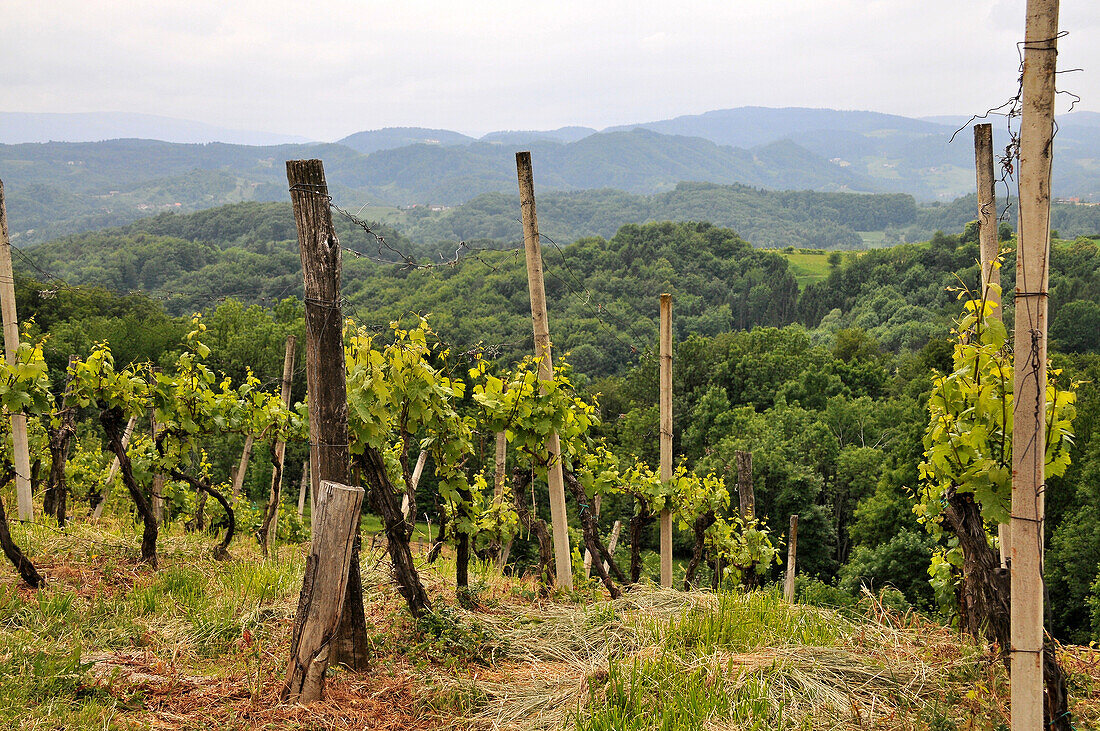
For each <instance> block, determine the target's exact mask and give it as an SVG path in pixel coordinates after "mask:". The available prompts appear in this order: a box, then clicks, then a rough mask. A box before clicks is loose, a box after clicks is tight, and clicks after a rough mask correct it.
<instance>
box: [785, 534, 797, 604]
mask: <svg viewBox="0 0 1100 731" xmlns="http://www.w3.org/2000/svg"><path fill="white" fill-rule="evenodd" d="M797 551H798V516H797V515H792V516H791V530H790V533H789V534H788V536H787V580H786V581H784V582H783V596H784V597H786V599H787V601H788V602H791V603H794V558H795V554H796V553H797Z"/></svg>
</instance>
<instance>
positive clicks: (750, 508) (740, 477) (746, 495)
mask: <svg viewBox="0 0 1100 731" xmlns="http://www.w3.org/2000/svg"><path fill="white" fill-rule="evenodd" d="M733 456H734V459H735V460H736V461H737V497H738V499H739V500H740V502H741V519H742V520H744V521H746V522H748V521H750V520H752V519H753V518H754V517H756V492H755V491H754V489H753V484H752V452H746V451H744V450H740V449H739V450H737V451H736V452H734V454H733Z"/></svg>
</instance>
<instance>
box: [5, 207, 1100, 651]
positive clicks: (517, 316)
mask: <svg viewBox="0 0 1100 731" xmlns="http://www.w3.org/2000/svg"><path fill="white" fill-rule="evenodd" d="M832 201H833V199H832V198H830V197H829V196H821V197H819V198H816V199H815V198H809V197H807V198H806V199H798V198H792V202H791V205H792V206H794V205H796V204H798V205H809V204H811V203H813V204H814V205H816V206H817V210H823V209H825V208H827V207H828V205H829V204H830V203H831V202H832ZM896 202H897V203H899V205H904V201H896ZM848 215H855V214H854V213H849V214H848ZM864 215H868V216H870V215H875V213H874V211H873V210H872V211H870V212H868V213H866V214H864ZM339 226H340V234H341V236H342V242H343V243H344V244H345V246H347V247H348V249H349V250H351V251H358V252H362V253H364V254H369V255H370V256H369V257H368V256H362V257H356V256H355V255H354V254H353V253H348V255H347V256H346V257H345V271H344V295H345V298H346V301H347V306H346V307H345V314H346V315H347V316H350V317H352V318H354V319H355V320H356V321H357V322H358V323H360V324H362V325H365V326H367V327H368V328H369V329H373V330H376V331H383V330H386V329H387V326H388V322H389V321H390V320H393V319H397V318H401V317H403V316H404V317H407V316H408V315H409V314H410V313H419V314H425V315H427V316H428V317H429V322H431V323H432V325H433V327H434V328H435V329H436V331H437V332H438V333H439V337H440V338H441V339H442V340H443V341H444V343H445V344H446V345H447V346H448V348H449V352H450V356H449V357H450V358H451V359H452V362H451V363H450V365H449V366H448V367H451V368H454V369H455V370H456V372H459V373H461V372H463V371H462V368H463V367H465V366H464V364H470V363H472V362H474V361H475V360H477V359H479V358H487V359H490V360H492V361H495V362H498V363H501V364H507V363H510V362H512V361H514V360H516V359H518V358H520V357H522V356H523V355H525V354H527V353H529V352H530V349H531V334H530V319H529V308H528V292H527V284H526V273H525V267H524V263H523V259H522V255H521V254H520V253H519V252H518V251H498V250H486V251H465V252H461V258H460V259H459V261H458V262H457V263H455V264H453V265H449V264H446V263H444V264H441V265H439V266H434V267H432V268H427V269H414V268H409V267H408V266H405V265H404V264H403V263H400V262H394V261H392V260H393V259H394V258H395V254H394V253H393V251H390V250H387V249H382V250H381V252H380V250H379V246H380V244H379V242H378V240H377V239H376V238H375V237H374V236H372V235H370V234H368V233H366V232H365V231H363V230H362V229H360V228H357V227H355V226H353V225H352V224H350V223H349V222H348V221H346V220H343V219H341V221H340V224H339ZM378 230H379V232H380V233H383V234H384V235H386V237H387V241H388V242H389V243H390V244H391V245H392V246H393V248H394V249H395V250H398V251H404V252H407V253H409V254H410V255H412V256H414V257H416V258H417V259H418V260H420V261H429V260H430V259H432V258H433V256H432V254H431V253H430V252H431V247H425V246H422V245H416V244H413V243H412V242H411V241H409V240H408V239H406V238H404V237H402V236H401V235H400V234H397V233H396V232H392V231H387V230H385V229H382V228H379V229H378ZM1006 233H1007V232H1006ZM1011 243H1012V242H1011V240H1009V241H1006V245H1008V246H1009V248H1011ZM544 246H545V248H544V258H545V264H546V267H545V268H546V276H547V280H546V288H547V296H548V300H549V303H550V327H551V334H552V336H553V338H554V344H555V348H556V353H557V354H559V355H560V356H561V357H563V359H564V360H565V361H567V362H568V363H569V364H570V366H571V368H572V373H573V376H574V379H575V381H576V382H577V384H578V385H579V386H580V387H581V388H582V389H583V390H584V391H585V392H586V393H587V394H589V396H590V397H591V398H596V399H598V401H599V405H600V415H601V420H602V426H601V427H600V432H601V434H602V435H603V436H605V437H606V439H607V440H608V444H609V446H610V447H611V448H612V449H613V451H615V452H617V453H619V454H620V455H622V456H624V457H625V456H626V455H630V454H635V455H638V456H640V457H643V458H645V459H647V460H648V461H649V462H650V463H651V464H655V463H656V450H657V444H658V440H657V405H656V403H657V398H656V396H657V364H656V358H655V357H653V348H654V345H655V343H656V335H657V328H656V314H657V295H658V293H660V292H666V291H667V292H671V293H672V294H673V297H674V332H675V342H676V351H675V363H676V366H675V369H674V374H675V375H674V389H675V397H674V413H675V414H676V430H675V449H676V452H677V454H678V455H680V456H681V457H682V458H683V459H684V460H686V464H687V465H688V466H689V468H690V469H692V470H695V471H696V472H699V473H702V474H705V473H707V472H710V471H713V472H715V473H717V474H720V475H724V476H726V477H727V480H728V481H731V480H730V470H731V466H732V464H733V453H734V451H735V450H738V449H749V450H752V451H753V454H754V461H753V471H754V482H755V485H756V493H757V504H758V512H759V513H760V515H762V516H763V517H764V519H765V520H766V522H767V523H768V525H770V526H771V527H772V528H773V529H774V530H776V531H782V529H783V526H785V524H786V519H787V516H788V515H790V514H793V513H797V514H799V515H800V516H801V523H800V525H801V528H800V533H801V535H802V536H803V538H802V540H800V542H799V545H800V553H799V556H800V566H801V567H802V571H803V573H804V575H805V576H807V577H812V580H811V579H809V578H808V579H806V581H810V582H811V583H810V584H807V586H809V587H811V588H812V589H813V590H814V591H818V592H819V593H825V594H828V593H829V592H833V593H832V594H829V595H830V596H832V597H833V599H834V600H835V601H838V602H843V601H847V600H846V599H845V597H850V596H853V595H854V594H855V593H856V592H858V589H859V586H860V585H861V584H868V585H873V586H875V587H884V586H893V587H896V588H897V589H898V590H899V591H900V594H899V596H900V597H903V600H904V601H905V602H907V603H909V604H911V605H913V606H915V607H918V608H920V609H922V610H924V611H930V612H931V611H947V612H950V607H951V602H952V597H951V595H950V592H947V593H946V594H945V593H944V592H943V591H940V592H939V593H937V592H936V591H935V590H934V589H933V586H932V584H930V583H929V575H928V569H929V565H930V561H931V556H932V553H933V551H934V550H935V540H934V539H933V538H932V537H931V536H930V535H929V534H928V533H927V532H926V531H925V529H924V527H923V526H922V525H920V523H919V522H918V521H917V517H916V515H915V514H914V512H913V506H914V505H915V504H916V501H917V499H918V496H919V493H920V490H921V484H920V479H919V476H918V471H917V465H918V464H919V462H920V461H921V459H922V454H923V450H924V447H923V444H922V436H923V434H924V431H925V428H926V426H927V422H928V415H927V408H926V404H927V400H928V395H929V393H930V390H931V387H932V379H933V376H934V374H935V373H936V372H941V373H942V372H946V371H948V370H950V368H951V349H952V345H951V341H950V328H951V324H952V321H953V319H954V318H956V317H957V316H958V314H959V311H960V304H959V302H958V293H957V292H956V291H953V290H954V289H958V288H960V287H961V288H965V287H970V288H974V287H975V286H976V284H977V279H978V267H977V264H976V260H977V258H978V248H977V242H976V229H975V227H974V226H973V225H970V226H967V227H966V228H965V230H964V231H963V233H962V234H959V235H946V234H937V235H935V236H933V237H932V238H931V240H930V241H928V242H923V243H915V244H905V245H899V246H894V247H891V248H884V249H877V250H873V251H868V252H851V253H845V254H840V253H837V254H835V255H833V256H830V257H829V267H830V271H829V273H828V275H827V276H826V277H825V278H824V280H822V281H820V282H818V283H816V284H810V285H808V286H806V287H804V288H803V289H802V290H801V291H800V290H799V287H798V284H797V283H796V280H795V277H794V275H793V273H792V270H791V268H790V266H789V265H788V262H787V259H786V258H785V257H784V256H783V255H782V254H780V253H775V252H767V251H762V250H760V249H756V248H754V247H753V246H751V245H750V244H749V243H747V242H746V241H745V240H743V239H742V238H741V237H740V236H739V235H738V234H737V233H735V232H734V231H732V230H729V229H725V228H720V227H717V226H713V225H710V224H706V223H649V224H644V225H627V226H623V227H622V228H620V229H619V230H618V231H617V232H616V233H615V234H614V235H613V236H612V237H611V238H609V239H604V238H600V237H586V238H580V239H579V240H577V241H575V242H573V243H570V244H568V245H565V244H564V243H562V244H561V245H560V246H559V245H557V244H554V243H551V242H550V241H547V242H544ZM451 255H452V256H453V252H451ZM387 257H388V258H389V259H390V261H386V258H387ZM435 258H436V263H439V262H438V257H435ZM16 267H17V274H18V282H17V284H18V306H19V311H20V315H21V316H22V317H23V318H33V322H34V324H33V325H32V333H33V332H44V333H49V339H48V340H47V341H46V345H45V354H46V358H47V362H48V364H49V366H50V369H51V372H52V376H53V380H54V382H60V381H59V380H58V379H60V378H62V373H63V370H64V365H65V363H66V361H67V358H68V355H69V354H70V353H76V354H79V355H84V354H86V352H87V351H88V350H89V349H90V348H91V346H92V344H93V343H94V342H95V341H98V340H109V341H110V342H111V343H112V345H113V346H114V347H115V350H116V355H117V357H118V359H119V360H120V362H127V361H151V362H153V363H168V362H170V361H171V360H172V359H173V358H174V357H175V354H176V353H175V350H176V349H178V347H179V343H180V341H181V337H182V335H183V333H184V332H185V331H186V330H187V327H188V324H187V322H186V321H185V320H184V319H183V317H182V316H185V315H188V314H189V313H190V312H191V311H193V310H201V311H204V312H205V313H206V315H205V321H206V323H207V326H208V328H209V330H208V333H209V335H208V340H209V344H211V345H212V346H213V347H212V351H213V352H214V353H216V354H218V355H217V358H218V361H217V362H215V363H212V365H214V366H215V367H216V368H219V369H222V370H224V371H225V372H226V373H229V374H231V375H233V376H234V377H235V378H241V377H242V376H243V374H244V372H245V371H246V369H247V368H250V367H251V368H252V369H253V370H254V371H255V372H256V374H257V376H258V377H259V378H260V379H261V380H262V381H265V382H274V381H275V379H277V378H278V374H279V367H280V363H281V358H282V352H281V349H282V342H283V338H284V337H285V335H286V334H289V333H299V334H300V333H301V331H302V320H301V317H302V308H301V304H300V302H299V301H298V299H296V298H297V297H299V296H300V283H299V275H298V269H299V265H298V256H297V253H296V244H295V240H294V229H293V222H292V220H291V219H290V217H289V212H288V210H287V209H286V207H285V206H282V205H271V204H264V205H261V204H255V203H252V204H243V205H239V206H230V207H225V208H221V209H217V210H212V211H205V212H202V213H198V214H192V215H188V216H176V215H170V216H158V217H154V218H151V219H146V220H143V221H140V222H138V223H135V224H133V225H131V226H129V227H126V228H125V229H118V230H112V231H105V232H97V233H90V234H84V235H80V236H73V237H67V238H65V239H60V240H58V241H55V242H51V243H49V244H44V245H41V246H37V247H33V248H32V249H31V250H29V251H28V252H26V253H25V256H23V257H20V258H19V259H17V262H16ZM1012 272H1013V260H1012V255H1011V252H1010V253H1009V254H1008V256H1007V260H1006V264H1005V268H1004V277H1005V287H1006V290H1007V289H1008V288H1010V287H1011V286H1012ZM97 287H98V288H97ZM1051 294H1052V296H1051V323H1052V326H1051V334H1052V339H1053V340H1052V353H1053V358H1054V362H1055V366H1056V367H1058V368H1061V369H1062V374H1061V375H1060V376H1059V377H1060V379H1061V380H1062V381H1063V382H1064V383H1065V384H1069V383H1071V382H1079V384H1080V385H1079V386H1078V387H1077V388H1078V404H1077V418H1076V420H1075V422H1074V427H1075V431H1076V434H1077V438H1076V440H1075V442H1074V445H1073V448H1072V460H1073V464H1072V466H1071V467H1070V470H1069V471H1068V472H1067V473H1066V475H1064V476H1063V477H1059V478H1054V479H1052V480H1051V481H1050V484H1049V486H1048V491H1047V509H1048V522H1047V528H1048V539H1049V545H1050V548H1049V552H1048V554H1047V566H1048V575H1049V579H1050V588H1051V595H1052V596H1056V597H1058V600H1057V601H1056V602H1054V604H1053V617H1054V629H1055V630H1056V632H1057V634H1058V635H1059V636H1060V637H1062V638H1064V639H1070V640H1074V641H1084V640H1087V639H1089V638H1097V637H1100V566H1098V561H1097V556H1100V532H1098V530H1097V528H1096V526H1097V525H1100V521H1098V520H1097V518H1098V517H1100V516H1097V515H1096V512H1097V510H1098V507H1097V506H1098V505H1100V495H1097V494H1096V490H1097V485H1098V484H1100V440H1096V439H1093V435H1094V433H1095V431H1096V426H1097V424H1098V423H1100V422H1098V419H1100V385H1098V384H1100V246H1098V243H1097V240H1096V239H1090V238H1084V237H1082V238H1077V239H1075V240H1065V239H1061V240H1058V241H1056V243H1055V246H1054V250H1053V252H1052V258H1051ZM1005 317H1006V320H1007V321H1009V322H1011V317H1012V308H1011V306H1009V308H1008V311H1007V312H1006V313H1005ZM298 388H299V389H301V385H299V386H298ZM480 438H481V440H482V442H484V441H485V440H486V439H491V435H480ZM482 447H484V444H483V445H482ZM490 451H491V450H490ZM238 454H239V445H238V444H234V443H233V440H228V441H227V443H226V444H224V445H220V447H219V448H218V449H216V450H215V451H214V453H212V454H211V459H213V460H215V461H217V462H218V463H219V464H221V465H222V467H223V468H224V469H225V470H226V471H227V473H228V469H229V465H230V464H231V463H232V461H233V460H234V459H236V456H237V455H238ZM302 456H303V455H302V454H292V455H291V464H300V460H301V458H302ZM262 461H263V460H257V462H262ZM222 463H224V464H222ZM257 469H259V468H257ZM262 474H263V473H260V472H257V473H256V474H252V473H251V471H250V477H249V480H250V482H249V489H251V490H252V491H253V493H254V496H256V497H260V496H262V495H263V494H265V493H264V491H265V490H266V486H265V484H264V480H263V478H262ZM290 479H292V480H293V479H294V473H293V468H292V471H291V473H290ZM425 489H426V490H427V491H428V493H427V496H426V497H425V498H424V500H425V504H430V502H431V498H430V497H428V496H430V494H431V492H430V491H431V490H432V489H433V488H432V486H431V485H430V484H429V485H426V486H425ZM541 499H542V500H543V501H544V500H545V495H544V494H543V495H542V498H541ZM543 509H545V504H544V506H543ZM629 511H630V507H629V506H628V505H618V506H616V505H611V506H609V507H608V508H606V509H605V512H604V516H605V522H607V523H608V525H605V526H603V528H604V530H608V529H609V527H610V526H609V523H610V521H611V520H613V519H614V517H613V516H616V515H622V514H624V513H628V512H629ZM644 540H645V541H646V542H647V545H653V541H654V540H655V537H654V536H652V535H647V536H645V537H644ZM677 541H678V551H679V552H680V553H681V554H684V553H685V552H687V551H689V541H690V536H689V535H687V534H686V533H684V534H678V537H677ZM532 550H533V549H531V547H530V545H529V544H524V543H522V542H521V544H520V545H517V548H516V552H515V556H516V560H517V561H519V562H520V563H521V564H522V562H524V561H527V560H530V557H531V555H532ZM813 582H819V583H817V584H813ZM811 585H812V586H811ZM813 587H816V588H813Z"/></svg>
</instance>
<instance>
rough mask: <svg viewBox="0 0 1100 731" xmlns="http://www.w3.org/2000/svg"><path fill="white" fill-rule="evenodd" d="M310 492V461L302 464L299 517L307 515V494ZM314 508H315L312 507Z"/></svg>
mask: <svg viewBox="0 0 1100 731" xmlns="http://www.w3.org/2000/svg"><path fill="white" fill-rule="evenodd" d="M307 492H309V460H308V459H307V460H306V461H305V462H304V463H303V464H302V481H301V483H299V485H298V517H299V518H302V517H304V516H305V514H306V493H307ZM310 507H311V508H312V507H313V506H312V505H310Z"/></svg>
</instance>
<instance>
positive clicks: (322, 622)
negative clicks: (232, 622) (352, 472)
mask: <svg viewBox="0 0 1100 731" xmlns="http://www.w3.org/2000/svg"><path fill="white" fill-rule="evenodd" d="M362 505H363V488H361V487H349V486H347V485H341V484H339V483H337V482H331V481H329V480H322V481H321V490H320V493H319V494H318V496H317V512H318V514H317V515H316V516H314V521H313V526H314V527H313V537H312V540H311V541H310V548H309V556H308V557H307V558H306V572H305V576H304V577H303V579H302V593H301V596H299V598H298V613H297V614H296V615H295V617H294V629H293V633H292V634H291V639H290V663H289V665H288V667H287V671H286V682H285V683H284V684H283V691H282V699H283V700H284V701H289V702H291V703H309V702H310V701H315V700H319V699H320V698H321V696H322V695H323V694H324V682H325V671H326V670H327V669H328V666H329V663H330V662H331V661H332V660H334V659H335V658H334V657H333V654H334V649H335V648H334V643H335V641H336V635H337V633H338V632H339V628H340V624H341V622H340V620H341V618H342V613H343V611H344V596H345V594H346V591H347V583H348V574H349V568H350V566H351V564H352V561H354V560H355V537H356V536H357V535H358V534H359V512H360V509H361V508H362Z"/></svg>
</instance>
